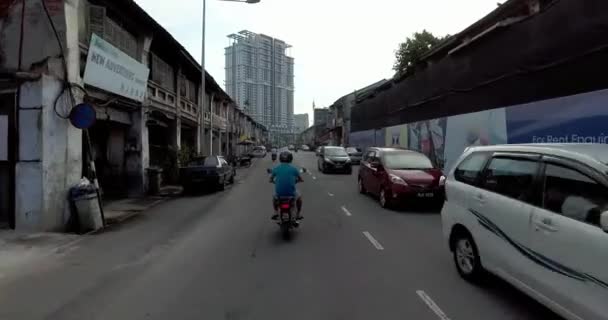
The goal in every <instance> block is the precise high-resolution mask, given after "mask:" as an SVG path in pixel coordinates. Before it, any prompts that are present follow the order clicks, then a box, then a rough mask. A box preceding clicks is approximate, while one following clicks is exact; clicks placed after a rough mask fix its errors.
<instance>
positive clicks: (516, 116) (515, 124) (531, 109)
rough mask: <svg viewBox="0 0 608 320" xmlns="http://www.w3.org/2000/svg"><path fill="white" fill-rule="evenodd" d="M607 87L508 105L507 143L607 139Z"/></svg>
mask: <svg viewBox="0 0 608 320" xmlns="http://www.w3.org/2000/svg"><path fill="white" fill-rule="evenodd" d="M607 105H608V90H600V91H594V92H589V93H583V94H578V95H573V96H567V97H561V98H556V99H549V100H543V101H537V102H532V103H527V104H522V105H517V106H512V107H509V108H507V111H506V115H507V129H508V133H509V143H606V142H607V140H608V125H607V123H608V108H607V107H606V106H607Z"/></svg>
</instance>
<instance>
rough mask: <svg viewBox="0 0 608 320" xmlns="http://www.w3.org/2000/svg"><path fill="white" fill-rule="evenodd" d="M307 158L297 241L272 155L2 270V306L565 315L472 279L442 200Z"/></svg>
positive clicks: (60, 314)
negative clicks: (449, 236)
mask: <svg viewBox="0 0 608 320" xmlns="http://www.w3.org/2000/svg"><path fill="white" fill-rule="evenodd" d="M295 163H296V164H297V165H300V166H304V167H306V168H308V169H309V173H308V174H305V176H304V179H305V182H304V183H303V184H301V185H299V189H300V192H301V193H302V195H303V199H304V211H303V213H304V216H305V219H304V220H303V222H302V226H301V228H300V229H299V230H298V231H297V232H296V233H295V234H294V237H293V239H292V240H291V241H284V240H283V239H282V238H281V236H280V234H279V232H278V227H277V226H276V225H275V224H273V223H272V222H271V221H270V219H269V217H270V215H271V214H272V209H271V195H272V188H273V186H272V185H271V184H269V183H268V177H267V174H266V172H265V169H266V168H268V167H270V166H271V162H270V159H269V157H267V158H266V159H261V160H259V161H257V162H255V163H254V165H253V166H252V167H251V168H249V169H246V170H244V171H241V172H240V174H239V177H238V180H237V183H236V185H234V186H232V187H230V188H228V189H227V190H226V191H224V192H221V193H214V194H204V195H195V196H189V197H182V198H178V199H175V200H172V201H169V202H166V203H163V204H161V205H159V206H157V207H155V208H153V209H151V210H150V211H149V212H147V213H145V214H142V215H139V216H138V217H136V218H133V219H132V220H129V221H127V222H125V223H123V224H122V225H120V226H118V227H113V228H111V229H110V230H108V231H106V232H104V233H102V234H99V235H94V236H86V237H83V238H82V241H80V242H78V243H76V244H74V245H73V246H70V247H67V248H65V249H64V250H62V252H59V253H57V254H55V255H53V256H50V257H48V258H47V259H45V261H43V262H41V263H39V264H36V265H30V266H27V267H24V268H23V269H22V270H19V272H17V273H16V274H15V275H13V276H11V277H8V278H7V277H5V278H0V319H53V320H54V319H62V320H63V319H65V320H69V319H78V320H82V319H129V320H136V319H226V320H241V319H261V320H271V319H303V320H304V319H305V320H310V319H336V320H339V319H348V320H354V319H386V320H389V319H395V320H397V319H420V320H426V319H428V320H437V319H441V320H447V319H452V320H468V319H496V320H500V319H558V318H557V317H556V316H555V315H553V314H552V313H551V312H549V311H547V310H546V309H545V308H544V307H542V306H540V305H538V304H537V303H536V302H534V301H532V300H531V299H529V298H527V297H525V296H524V295H523V294H521V293H519V292H518V291H516V290H515V289H513V288H512V287H510V286H509V285H507V284H505V283H504V282H502V281H500V280H497V279H490V280H489V281H488V283H486V284H485V285H484V286H473V285H471V284H469V283H466V282H465V281H464V280H462V279H461V278H460V277H459V276H458V274H457V273H456V271H455V269H454V266H453V264H452V260H451V256H450V253H449V251H448V249H447V246H446V244H445V241H444V240H443V238H442V235H441V222H440V217H439V214H438V213H437V212H407V211H390V210H383V209H381V208H380V207H379V205H378V204H377V202H376V200H374V199H372V198H371V197H368V196H362V195H360V194H358V192H357V188H356V170H355V172H354V173H353V174H352V175H323V174H321V173H319V172H318V171H317V170H316V158H315V156H314V153H308V152H307V153H304V152H299V153H297V155H296V160H295Z"/></svg>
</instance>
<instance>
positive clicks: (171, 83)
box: [150, 54, 175, 92]
mask: <svg viewBox="0 0 608 320" xmlns="http://www.w3.org/2000/svg"><path fill="white" fill-rule="evenodd" d="M150 56H151V57H152V59H151V64H150V78H151V79H152V81H154V82H156V83H157V84H159V85H160V86H161V87H163V88H165V89H168V90H171V91H172V92H175V76H174V73H173V68H172V67H171V65H169V64H168V63H166V62H165V61H163V60H162V59H161V58H159V57H158V56H156V55H155V54H150Z"/></svg>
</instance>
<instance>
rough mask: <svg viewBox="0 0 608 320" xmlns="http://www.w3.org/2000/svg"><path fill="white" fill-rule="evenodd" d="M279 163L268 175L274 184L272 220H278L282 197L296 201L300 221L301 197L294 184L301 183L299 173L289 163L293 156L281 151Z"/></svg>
mask: <svg viewBox="0 0 608 320" xmlns="http://www.w3.org/2000/svg"><path fill="white" fill-rule="evenodd" d="M279 161H280V162H281V164H279V165H278V166H276V167H275V168H274V169H273V170H272V172H271V175H270V182H272V183H274V184H275V194H274V197H273V200H272V203H273V206H274V211H275V214H274V215H273V216H272V219H273V220H274V219H277V218H278V216H279V215H278V213H276V212H278V210H279V198H282V197H293V198H295V199H296V208H297V218H296V220H301V219H302V218H303V217H302V214H301V212H302V196H301V195H300V193H299V192H298V191H297V190H296V183H298V182H303V181H304V179H302V176H301V175H300V171H299V170H298V169H297V168H296V167H294V166H293V165H292V164H291V162H292V161H293V155H292V154H291V152H289V151H283V152H281V154H280V155H279Z"/></svg>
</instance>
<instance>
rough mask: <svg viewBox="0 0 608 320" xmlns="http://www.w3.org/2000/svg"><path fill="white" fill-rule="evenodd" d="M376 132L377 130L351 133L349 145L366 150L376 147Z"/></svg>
mask: <svg viewBox="0 0 608 320" xmlns="http://www.w3.org/2000/svg"><path fill="white" fill-rule="evenodd" d="M374 132H375V130H365V131H357V132H351V133H350V137H349V139H348V141H349V142H350V143H349V144H350V145H351V146H353V147H357V148H361V149H362V150H365V149H367V148H369V147H371V146H373V145H374Z"/></svg>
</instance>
